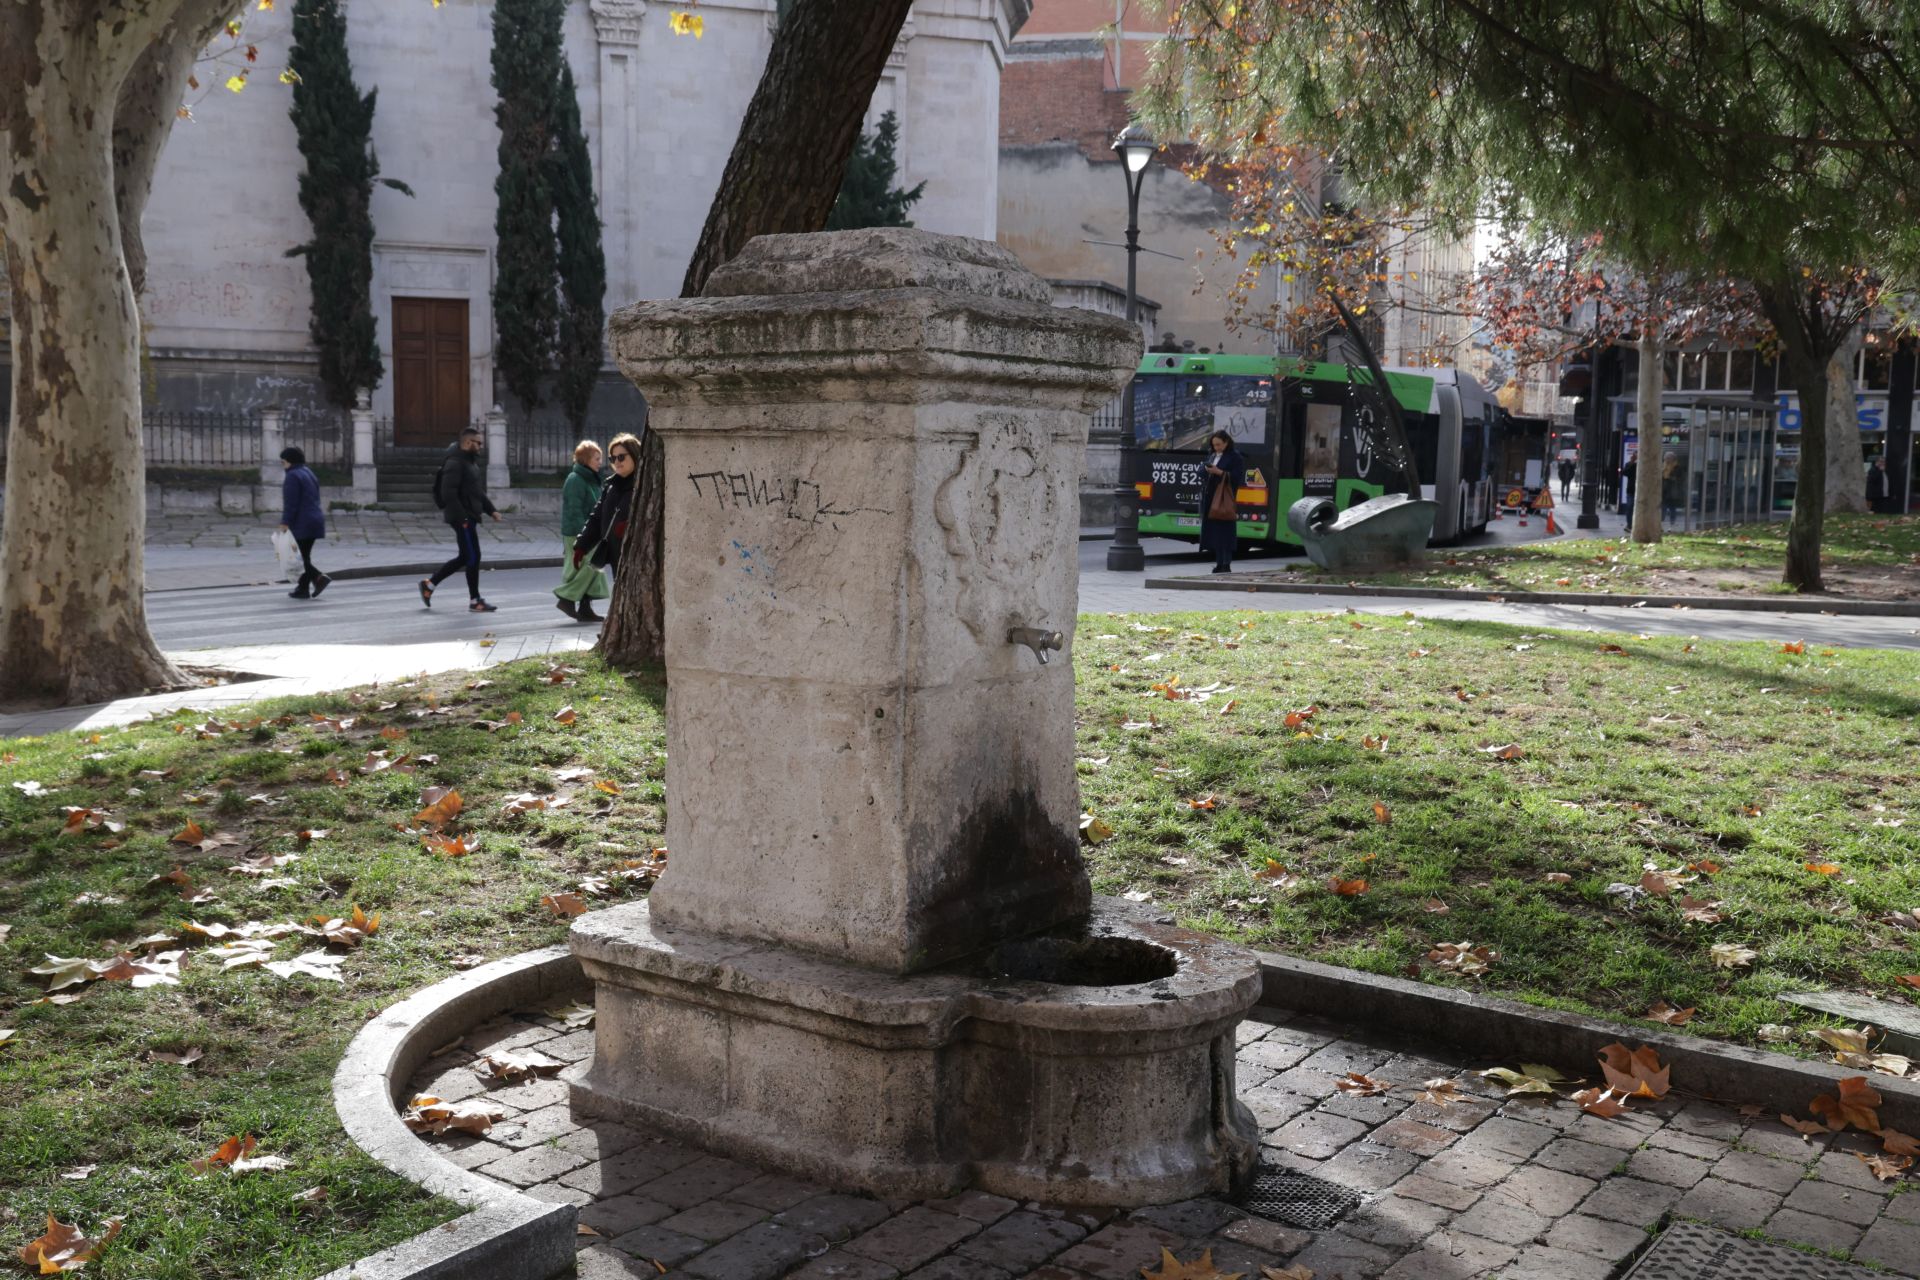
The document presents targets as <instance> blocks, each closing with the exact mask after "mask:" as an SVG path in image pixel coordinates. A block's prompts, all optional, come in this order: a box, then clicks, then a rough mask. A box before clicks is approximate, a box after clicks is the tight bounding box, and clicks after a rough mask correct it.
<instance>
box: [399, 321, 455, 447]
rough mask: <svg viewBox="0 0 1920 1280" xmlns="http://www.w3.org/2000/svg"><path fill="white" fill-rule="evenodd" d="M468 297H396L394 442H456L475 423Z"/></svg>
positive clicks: (435, 443) (404, 443)
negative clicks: (469, 372) (468, 332)
mask: <svg viewBox="0 0 1920 1280" xmlns="http://www.w3.org/2000/svg"><path fill="white" fill-rule="evenodd" d="M467 309H468V301H467V299H465V298H395V299H394V300H393V442H394V443H395V444H397V445H444V444H451V443H452V442H453V441H454V439H455V438H457V437H458V436H459V434H460V429H461V428H462V427H464V426H466V425H467V424H468V423H469V422H471V421H473V406H472V404H471V402H470V399H469V393H468V388H469V385H470V381H469V377H468V368H469V364H470V361H469V357H468V352H467Z"/></svg>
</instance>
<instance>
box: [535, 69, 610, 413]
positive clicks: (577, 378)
mask: <svg viewBox="0 0 1920 1280" xmlns="http://www.w3.org/2000/svg"><path fill="white" fill-rule="evenodd" d="M555 115H556V119H555V131H556V138H555V142H556V145H555V148H554V151H553V153H552V157H551V158H552V176H551V178H550V179H549V184H550V185H551V187H552V189H553V205H554V212H555V214H556V215H557V216H558V221H559V269H560V327H559V343H558V350H557V352H556V355H557V357H558V359H557V361H556V364H557V370H558V375H559V377H558V381H559V389H560V404H561V406H562V407H563V408H565V409H566V412H567V420H568V421H569V422H571V423H572V424H573V427H574V430H575V431H581V430H583V429H584V428H585V425H586V420H587V404H588V402H589V401H590V400H591V399H592V398H593V387H594V383H595V382H597V381H598V380H599V377H600V363H601V356H602V349H603V348H602V341H603V339H602V333H603V331H604V330H605V328H606V313H605V311H604V310H602V307H601V303H602V301H603V300H604V299H605V298H606V294H607V258H606V254H605V253H604V252H603V251H602V250H601V247H600V213H599V210H598V209H597V208H596V207H595V201H594V194H593V160H592V158H591V157H590V156H589V155H588V153H587V138H586V134H585V133H584V132H583V131H582V130H581V127H580V99H579V95H578V93H577V92H576V91H575V88H574V83H573V68H571V67H568V66H566V65H564V64H563V65H562V66H561V70H560V85H559V101H558V110H557V111H556V113H555Z"/></svg>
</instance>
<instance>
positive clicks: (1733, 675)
mask: <svg viewBox="0 0 1920 1280" xmlns="http://www.w3.org/2000/svg"><path fill="white" fill-rule="evenodd" d="M1422 622H1423V625H1425V626H1427V627H1432V628H1437V629H1441V630H1444V631H1451V632H1455V633H1458V634H1462V635H1471V636H1473V637H1475V638H1477V639H1482V640H1504V639H1506V638H1507V637H1508V636H1509V635H1511V634H1513V633H1514V631H1515V630H1516V628H1515V627H1514V624H1512V623H1504V622H1479V621H1473V620H1468V619H1455V618H1426V619H1422ZM1663 638H1666V639H1677V638H1678V637H1663ZM1528 642H1529V643H1530V644H1532V645H1534V646H1535V647H1536V648H1537V649H1555V650H1564V651H1565V652H1566V653H1567V654H1569V655H1572V654H1574V653H1580V654H1582V656H1585V657H1594V656H1596V655H1597V654H1598V651H1599V649H1600V647H1601V646H1602V645H1606V644H1618V645H1620V647H1622V648H1624V649H1626V651H1627V656H1626V657H1625V658H1624V659H1620V660H1621V661H1627V662H1641V663H1646V662H1656V663H1659V664H1661V665H1662V666H1663V667H1667V668H1669V669H1671V670H1673V671H1675V672H1685V673H1687V674H1690V675H1695V676H1698V675H1699V674H1700V672H1701V671H1702V670H1703V669H1705V670H1709V671H1712V672H1715V673H1717V674H1718V675H1719V676H1721V677H1722V678H1725V679H1727V680H1730V681H1735V682H1739V683H1746V684H1749V685H1751V686H1752V689H1753V692H1754V694H1755V696H1756V697H1757V696H1759V695H1760V691H1761V690H1762V689H1772V690H1777V691H1781V692H1796V693H1800V694H1803V695H1805V696H1807V697H1815V698H1827V699H1831V700H1832V702H1833V704H1834V705H1835V706H1836V707H1838V706H1839V705H1841V704H1842V703H1844V704H1845V706H1846V709H1848V710H1851V711H1859V712H1864V713H1866V714H1869V715H1874V716H1879V717H1882V718H1885V719H1890V720H1898V721H1900V722H1902V723H1903V724H1910V723H1913V722H1914V721H1915V720H1916V718H1920V698H1915V697H1909V696H1905V695H1902V694H1898V693H1894V692H1891V691H1890V690H1886V689H1879V688H1873V687H1870V686H1866V685H1861V684H1858V683H1855V682H1851V681H1846V680H1837V679H1835V678H1833V677H1832V676H1831V675H1824V674H1823V676H1822V677H1821V678H1818V679H1815V678H1812V677H1810V676H1808V675H1806V674H1803V673H1800V672H1796V671H1790V670H1789V671H1780V670H1772V671H1769V670H1763V669H1761V668H1759V667H1753V666H1743V665H1740V664H1737V663H1732V662H1727V661H1725V660H1723V659H1720V658H1715V657H1711V656H1708V655H1706V654H1703V653H1701V652H1698V651H1696V652H1694V653H1692V654H1677V653H1673V654H1670V653H1663V652H1661V651H1660V650H1659V649H1655V648H1648V647H1646V642H1644V641H1636V640H1635V639H1634V638H1633V637H1632V636H1629V635H1627V634H1626V633H1624V632H1606V631H1590V632H1580V633H1574V634H1570V633H1566V632H1558V631H1530V632H1528ZM1698 643H1711V644H1714V645H1733V644H1743V645H1757V644H1762V643H1765V642H1763V641H1757V640H1713V641H1706V642H1698ZM1636 644H1639V645H1640V646H1641V647H1638V648H1636V647H1635V645H1636Z"/></svg>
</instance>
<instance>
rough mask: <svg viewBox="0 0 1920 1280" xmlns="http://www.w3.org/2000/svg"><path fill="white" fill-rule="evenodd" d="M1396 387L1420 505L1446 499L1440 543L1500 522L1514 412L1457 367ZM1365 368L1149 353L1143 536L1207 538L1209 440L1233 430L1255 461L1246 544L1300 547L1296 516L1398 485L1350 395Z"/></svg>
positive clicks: (1399, 377) (1139, 433)
mask: <svg viewBox="0 0 1920 1280" xmlns="http://www.w3.org/2000/svg"><path fill="white" fill-rule="evenodd" d="M1386 373H1387V388H1388V390H1389V391H1390V392H1392V394H1393V398H1394V400H1395V402H1396V403H1397V404H1398V405H1399V406H1400V411H1401V414H1402V419H1403V421H1404V423H1405V426H1406V431H1407V439H1408V442H1409V443H1410V444H1411V445H1412V446H1413V452H1414V458H1415V462H1416V464H1417V466H1418V469H1419V472H1420V496H1421V497H1425V498H1435V496H1436V495H1445V494H1451V495H1453V501H1451V502H1448V501H1444V500H1439V499H1436V500H1438V501H1439V505H1440V512H1439V515H1438V516H1437V518H1436V519H1435V521H1434V531H1433V540H1434V541H1435V542H1452V541H1456V540H1458V539H1459V538H1461V537H1464V536H1466V535H1467V534H1470V533H1478V532H1483V531H1484V530H1485V529H1486V526H1487V521H1488V520H1490V519H1492V518H1493V511H1494V501H1495V494H1494V489H1495V483H1494V478H1493V477H1492V476H1491V475H1490V474H1489V470H1488V468H1489V464H1490V462H1491V461H1492V459H1493V457H1494V449H1493V445H1494V442H1495V440H1496V439H1497V438H1498V436H1499V435H1500V434H1501V432H1502V431H1503V429H1504V418H1505V414H1504V412H1503V411H1502V410H1501V409H1500V407H1499V405H1498V404H1497V403H1496V402H1495V401H1494V399H1493V397H1492V396H1491V395H1489V394H1488V393H1487V391H1486V390H1485V389H1484V388H1483V387H1481V386H1480V384H1479V383H1478V382H1476V381H1474V379H1473V378H1472V377H1471V376H1470V375H1469V374H1466V373H1464V372H1461V371H1459V370H1455V369H1419V370H1393V369H1389V370H1387V371H1386ZM1368 377H1369V374H1368V373H1367V371H1366V370H1365V369H1354V370H1352V371H1351V372H1350V371H1349V370H1348V368H1347V366H1346V365H1343V364H1328V363H1325V362H1320V361H1312V360H1300V359H1295V358H1292V357H1287V356H1231V355H1162V354H1157V353H1149V354H1148V355H1147V357H1146V358H1145V359H1144V360H1142V361H1141V362H1140V369H1139V372H1138V373H1137V374H1136V375H1135V377H1134V380H1133V421H1134V441H1133V443H1134V446H1135V449H1136V452H1135V454H1134V456H1133V460H1132V461H1133V467H1134V470H1133V473H1132V474H1133V481H1134V491H1135V493H1136V494H1137V495H1138V500H1139V501H1138V506H1139V513H1140V514H1139V527H1140V532H1141V533H1142V534H1151V535H1153V536H1156V537H1164V538H1184V539H1187V540H1189V541H1194V540H1198V538H1199V536H1200V492H1201V477H1202V476H1203V475H1204V466H1205V463H1206V457H1207V441H1208V438H1209V437H1210V436H1211V435H1212V434H1213V433H1214V432H1215V431H1225V432H1226V433H1227V434H1228V435H1230V436H1232V437H1233V440H1234V442H1235V444H1236V446H1237V447H1238V448H1239V450H1240V452H1241V453H1242V454H1244V455H1245V456H1246V459H1247V475H1246V483H1245V484H1244V485H1243V486H1242V487H1241V488H1240V489H1239V490H1238V491H1236V493H1235V495H1234V497H1235V500H1236V501H1237V502H1238V504H1239V508H1240V539H1241V542H1242V543H1243V544H1246V545H1249V546H1259V545H1262V544H1272V543H1285V544H1287V545H1289V546H1293V547H1298V546H1299V545H1300V542H1299V539H1298V538H1296V537H1295V536H1294V534H1293V531H1292V530H1291V529H1289V528H1288V527H1287V509H1288V508H1289V507H1291V506H1292V505H1293V504H1294V503H1295V502H1297V501H1299V500H1300V499H1301V498H1329V499H1331V500H1332V501H1333V503H1334V505H1335V506H1336V507H1338V508H1339V509H1340V510H1342V511H1345V510H1346V509H1347V508H1348V507H1350V506H1352V505H1354V504H1355V503H1357V502H1364V501H1366V500H1367V499H1368V498H1376V497H1379V496H1380V494H1382V493H1383V492H1385V489H1386V482H1387V481H1388V479H1389V478H1390V477H1389V475H1388V470H1387V463H1386V459H1385V456H1384V454H1385V450H1384V447H1383V445H1382V443H1381V442H1380V441H1379V440H1378V438H1377V433H1376V432H1375V431H1374V430H1373V421H1374V414H1373V409H1372V407H1371V406H1370V405H1368V404H1367V403H1366V402H1365V400H1364V398H1363V397H1362V396H1360V395H1359V394H1358V389H1357V388H1356V387H1354V386H1353V385H1352V383H1353V382H1354V381H1356V380H1358V381H1362V382H1364V381H1365V380H1367V379H1368Z"/></svg>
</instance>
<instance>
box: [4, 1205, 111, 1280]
mask: <svg viewBox="0 0 1920 1280" xmlns="http://www.w3.org/2000/svg"><path fill="white" fill-rule="evenodd" d="M119 1234H120V1219H118V1218H114V1219H112V1220H111V1221H109V1222H108V1223H107V1230H106V1234H105V1235H103V1236H101V1237H100V1238H99V1239H98V1240H89V1239H87V1237H86V1233H84V1232H83V1231H81V1230H80V1228H79V1227H78V1226H76V1225H74V1224H72V1223H67V1222H61V1221H60V1220H59V1219H58V1218H55V1217H54V1216H53V1215H52V1214H48V1215H47V1232H46V1234H45V1235H43V1236H41V1237H40V1238H39V1239H38V1240H34V1241H31V1242H30V1243H28V1245H27V1247H26V1248H24V1249H22V1250H20V1261H22V1262H24V1263H26V1264H27V1265H28V1266H30V1267H38V1268H40V1274H41V1275H43V1276H51V1275H58V1274H59V1273H60V1272H62V1271H78V1270H80V1269H81V1268H82V1267H84V1266H86V1265H87V1264H88V1263H89V1262H93V1261H95V1260H96V1259H98V1258H99V1257H100V1251H101V1250H102V1249H104V1248H106V1247H107V1244H108V1242H110V1241H111V1240H112V1239H113V1238H114V1237H115V1236H117V1235H119Z"/></svg>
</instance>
